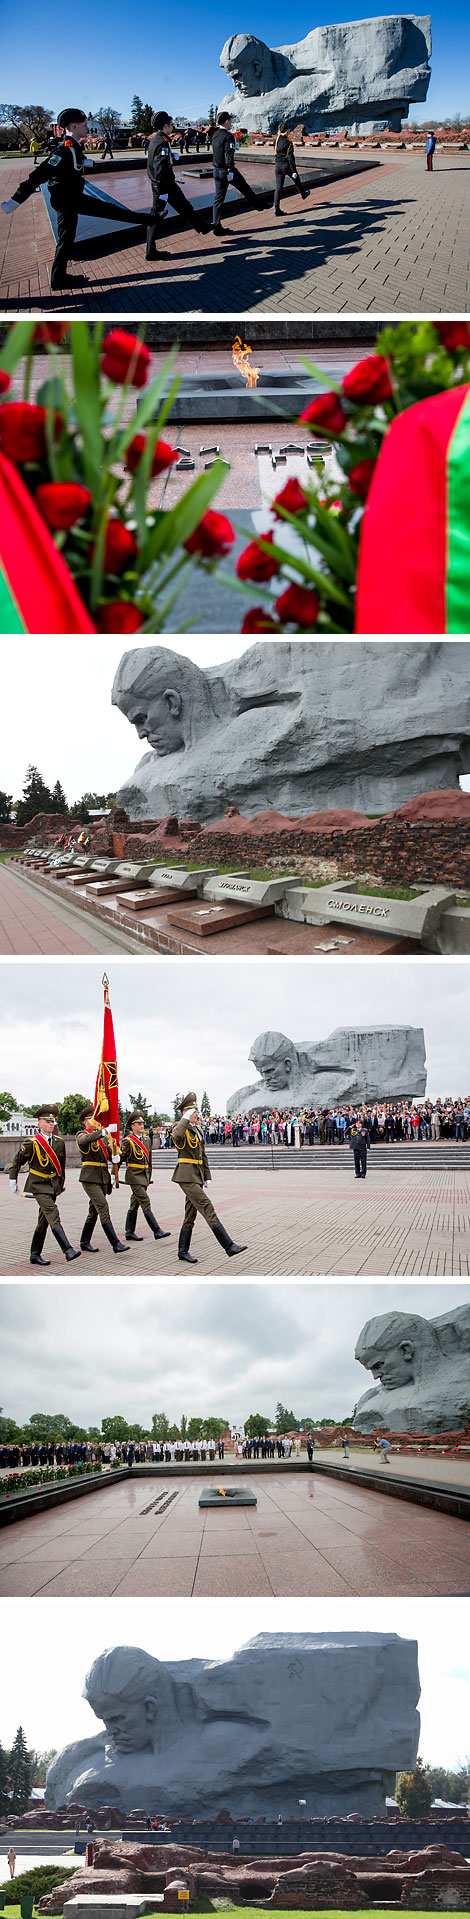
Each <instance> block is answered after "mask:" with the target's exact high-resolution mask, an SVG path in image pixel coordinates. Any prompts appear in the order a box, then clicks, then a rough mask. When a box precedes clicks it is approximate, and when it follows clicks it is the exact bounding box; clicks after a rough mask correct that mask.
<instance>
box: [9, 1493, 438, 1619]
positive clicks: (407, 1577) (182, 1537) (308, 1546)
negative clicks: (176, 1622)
mask: <svg viewBox="0 0 470 1919" xmlns="http://www.w3.org/2000/svg"><path fill="white" fill-rule="evenodd" d="M202 1483H204V1485H205V1486H207V1485H208V1484H209V1483H210V1484H213V1485H214V1486H217V1485H218V1483H219V1480H218V1477H217V1472H215V1473H214V1475H213V1476H212V1478H211V1480H210V1481H209V1479H205V1480H204V1482H202V1481H201V1479H200V1478H196V1479H191V1480H189V1479H188V1480H186V1478H184V1477H182V1478H181V1479H179V1478H178V1479H177V1480H172V1478H171V1474H170V1473H169V1474H168V1477H167V1478H165V1479H161V1478H160V1477H159V1479H158V1483H156V1482H155V1480H154V1479H153V1478H151V1477H149V1476H147V1475H146V1476H145V1477H144V1478H142V1479H139V1478H138V1477H137V1475H136V1476H135V1478H134V1477H132V1478H131V1479H129V1480H125V1481H121V1482H120V1483H119V1484H117V1485H116V1486H109V1488H108V1487H107V1488H106V1489H105V1490H103V1491H101V1490H100V1491H99V1492H96V1493H84V1494H83V1496H82V1497H81V1498H80V1500H79V1501H78V1502H77V1500H74V1501H73V1503H72V1504H70V1505H65V1504H64V1505H62V1506H59V1507H56V1508H55V1510H54V1511H49V1512H46V1513H39V1514H37V1515H32V1516H31V1518H28V1519H23V1520H21V1521H18V1522H17V1523H15V1524H13V1525H11V1526H8V1527H6V1528H5V1529H4V1531H3V1532H2V1535H1V1537H0V1594H3V1595H4V1596H9V1597H13V1596H15V1595H18V1596H22V1597H24V1596H28V1597H31V1596H34V1595H41V1597H47V1596H48V1595H51V1596H54V1597H74V1598H91V1597H101V1598H104V1597H107V1596H108V1595H111V1594H116V1595H118V1596H119V1597H121V1598H124V1597H135V1598H153V1597H158V1596H162V1595H164V1596H165V1597H168V1598H170V1597H173V1596H174V1597H183V1598H189V1597H194V1598H199V1599H204V1598H208V1597H210V1598H219V1597H221V1598H227V1597H229V1596H233V1597H234V1598H238V1597H240V1598H254V1597H256V1598H258V1597H259V1598H271V1597H276V1598H283V1597H286V1598H290V1597H299V1598H301V1597H310V1596H312V1597H313V1596H319V1597H324V1598H327V1597H340V1598H341V1597H343V1596H344V1597H345V1598H348V1597H358V1596H367V1597H373V1598H375V1597H377V1596H378V1595H380V1596H382V1597H387V1596H388V1595H391V1594H396V1595H397V1596H399V1597H413V1596H419V1597H429V1596H432V1595H438V1594H439V1595H440V1594H452V1595H454V1596H455V1595H464V1594H467V1593H468V1592H469V1591H470V1529H469V1527H468V1525H467V1524H466V1522H465V1521H464V1520H460V1519H454V1518H452V1517H450V1516H448V1515H447V1514H446V1513H440V1512H435V1511H434V1510H433V1509H431V1508H429V1507H422V1506H418V1505H414V1504H410V1503H409V1502H408V1501H406V1502H403V1503H402V1501H401V1500H400V1499H395V1498H391V1497H390V1496H389V1495H388V1494H386V1493H380V1492H375V1491H372V1490H370V1489H369V1488H368V1487H366V1486H364V1487H363V1486H357V1485H348V1484H347V1482H345V1481H344V1480H343V1479H341V1480H340V1479H338V1481H335V1480H332V1479H331V1478H329V1477H328V1478H327V1479H326V1478H323V1477H322V1476H321V1475H320V1474H318V1475H316V1474H315V1472H313V1473H308V1474H307V1473H305V1474H299V1476H298V1477H297V1476H296V1475H295V1474H285V1475H283V1474H282V1472H278V1471H277V1470H276V1469H274V1471H273V1474H272V1477H271V1475H270V1476H269V1478H267V1477H266V1478H265V1477H263V1478H261V1477H259V1478H256V1475H254V1474H253V1473H252V1471H251V1469H250V1467H246V1468H245V1470H244V1472H243V1484H244V1485H247V1486H251V1487H252V1488H253V1489H254V1490H255V1492H256V1497H257V1505H256V1506H255V1507H240V1506H239V1507H234V1508H232V1509H231V1510H230V1509H227V1508H225V1507H224V1508H223V1510H222V1511H221V1510H214V1509H210V1508H206V1509H200V1508H199V1505H198V1500H199V1494H200V1491H201V1484H202ZM170 1495H172V1497H171V1498H170ZM165 1496H166V1497H165ZM166 1499H168V1500H169V1503H168V1504H166ZM164 1500H165V1510H164V1511H159V1512H156V1511H155V1509H154V1508H155V1502H156V1503H157V1505H159V1504H163V1501H164ZM149 1507H150V1510H148V1509H149Z"/></svg>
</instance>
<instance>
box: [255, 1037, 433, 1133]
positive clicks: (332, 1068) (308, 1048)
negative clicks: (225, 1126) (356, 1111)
mask: <svg viewBox="0 0 470 1919" xmlns="http://www.w3.org/2000/svg"><path fill="white" fill-rule="evenodd" d="M250 1059H252V1060H253V1061H254V1064H255V1066H256V1070H257V1072H258V1073H259V1075H260V1078H259V1079H258V1081H255V1083H254V1085H251V1086H239V1088H238V1091H237V1092H236V1093H232V1094H231V1096H230V1099H228V1100H227V1112H228V1113H229V1114H232V1115H233V1116H235V1115H236V1114H237V1113H247V1112H248V1113H249V1112H253V1111H255V1112H259V1111H264V1110H265V1109H268V1110H269V1109H272V1108H274V1109H281V1110H282V1109H285V1108H287V1110H288V1111H291V1110H292V1108H293V1107H295V1106H306V1107H311V1106H322V1107H325V1106H330V1105H333V1104H334V1103H335V1102H336V1101H338V1100H339V1101H341V1103H344V1104H347V1105H359V1104H360V1102H362V1100H374V1099H396V1098H399V1097H400V1098H401V1097H403V1098H406V1096H407V1095H408V1096H411V1097H414V1098H416V1099H417V1098H419V1097H421V1095H422V1094H423V1093H425V1092H426V1054H425V1048H424V1033H423V1029H422V1027H421V1026H362V1027H354V1026H337V1027H335V1029H334V1032H333V1033H329V1034H328V1037H327V1039H322V1040H297V1041H295V1042H294V1040H291V1039H288V1038H287V1035H286V1034H285V1033H278V1032H277V1031H269V1030H268V1031H267V1032H265V1033H259V1034H258V1037H257V1039H255V1040H253V1045H252V1048H251V1052H250Z"/></svg>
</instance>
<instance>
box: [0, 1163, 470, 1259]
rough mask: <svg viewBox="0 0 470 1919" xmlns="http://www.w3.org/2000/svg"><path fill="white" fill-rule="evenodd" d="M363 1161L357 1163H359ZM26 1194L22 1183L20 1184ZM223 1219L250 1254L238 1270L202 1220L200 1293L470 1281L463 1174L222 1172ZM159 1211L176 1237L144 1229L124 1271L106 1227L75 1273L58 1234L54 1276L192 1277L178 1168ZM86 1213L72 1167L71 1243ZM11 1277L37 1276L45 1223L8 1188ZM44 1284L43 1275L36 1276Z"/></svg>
mask: <svg viewBox="0 0 470 1919" xmlns="http://www.w3.org/2000/svg"><path fill="white" fill-rule="evenodd" d="M351 1158H352V1155H351ZM20 1185H21V1187H22V1185H23V1177H22V1176H21V1181H20ZM210 1193H211V1198H212V1200H213V1204H214V1206H215V1209H216V1212H217V1213H218V1215H219V1217H220V1218H221V1219H222V1221H223V1224H224V1225H225V1226H226V1227H227V1230H228V1231H229V1232H230V1233H231V1235H232V1238H234V1239H236V1240H237V1241H238V1243H239V1244H240V1242H242V1243H243V1241H246V1242H247V1251H246V1253H242V1254H240V1255H238V1256H237V1258H236V1260H233V1261H232V1260H230V1261H229V1260H228V1259H227V1257H226V1255H225V1254H224V1253H223V1251H222V1250H221V1248H220V1247H219V1246H218V1244H217V1241H216V1240H215V1239H214V1236H213V1234H212V1233H211V1232H210V1231H209V1229H208V1228H207V1227H206V1225H205V1224H204V1221H203V1220H198V1221H197V1223H196V1226H195V1228H194V1233H193V1240H192V1246H191V1251H192V1252H193V1253H194V1254H195V1256H196V1258H197V1261H198V1264H197V1266H195V1267H193V1268H190V1269H189V1276H190V1277H194V1281H195V1283H196V1282H197V1281H198V1280H200V1279H204V1278H208V1277H219V1278H223V1279H228V1278H229V1279H230V1280H232V1281H235V1282H237V1281H238V1280H241V1279H249V1278H251V1277H260V1276H262V1277H265V1276H270V1277H274V1278H276V1277H280V1278H293V1277H298V1278H300V1279H308V1278H312V1277H331V1276H335V1277H336V1276H337V1277H342V1276H343V1275H344V1276H347V1277H349V1278H363V1279H364V1278H366V1277H367V1278H372V1277H375V1276H381V1277H385V1276H387V1275H388V1276H391V1275H397V1276H399V1277H402V1278H413V1279H420V1278H424V1277H426V1278H436V1279H437V1278H449V1277H450V1276H451V1275H453V1276H454V1277H458V1278H462V1279H466V1278H467V1277H468V1276H469V1274H470V1172H468V1171H465V1170H464V1169H461V1170H456V1171H455V1172H453V1171H452V1170H446V1169H443V1170H442V1171H437V1170H436V1171H433V1170H430V1171H428V1172H421V1173H420V1172H416V1173H413V1172H403V1173H398V1172H397V1173H392V1172H390V1173H389V1172H385V1173H382V1172H380V1171H379V1170H377V1171H374V1168H373V1166H371V1165H370V1164H369V1172H368V1175H367V1180H366V1181H365V1182H363V1181H357V1182H356V1181H355V1180H354V1176H353V1170H352V1168H351V1170H349V1171H348V1170H344V1171H343V1170H342V1169H340V1168H338V1171H336V1169H335V1168H332V1169H331V1170H330V1171H328V1170H325V1172H323V1171H320V1170H319V1171H318V1172H317V1171H315V1174H314V1176H312V1179H310V1177H309V1173H308V1171H306V1172H305V1173H302V1172H301V1171H300V1170H299V1172H297V1171H289V1172H288V1173H287V1172H286V1173H283V1172H282V1171H281V1170H279V1171H274V1172H269V1171H267V1170H263V1171H262V1172H260V1173H257V1172H255V1171H253V1172H249V1173H246V1174H245V1173H243V1171H240V1172H238V1171H237V1172H235V1171H233V1172H232V1171H228V1172H225V1171H223V1170H222V1171H219V1170H218V1169H217V1171H215V1172H214V1176H213V1179H212V1183H211V1188H210ZM151 1199H152V1205H153V1209H154V1212H155V1213H156V1217H157V1219H158V1220H159V1221H160V1224H161V1225H162V1226H163V1227H164V1228H165V1229H166V1230H169V1231H170V1233H171V1238H170V1239H166V1240H161V1241H158V1242H155V1240H154V1239H153V1237H152V1236H151V1235H150V1234H149V1233H148V1231H147V1228H146V1227H145V1226H142V1227H139V1231H142V1233H143V1241H142V1244H141V1245H140V1246H135V1245H134V1246H131V1248H130V1251H129V1253H128V1254H126V1255H125V1256H124V1255H123V1257H122V1258H120V1259H119V1260H118V1261H116V1260H115V1258H114V1256H113V1255H112V1254H111V1253H110V1251H109V1247H108V1245H107V1242H106V1240H105V1239H104V1237H103V1233H102V1231H101V1228H100V1227H99V1226H97V1227H96V1229H95V1244H96V1246H97V1247H98V1248H99V1259H98V1271H97V1269H96V1257H95V1258H93V1259H90V1258H87V1257H86V1255H83V1257H82V1259H81V1262H80V1265H79V1264H78V1261H76V1262H74V1263H73V1265H69V1266H68V1265H67V1264H66V1262H65V1261H64V1259H63V1258H62V1255H61V1253H60V1252H59V1248H58V1247H57V1246H56V1243H55V1240H53V1239H52V1238H51V1236H50V1234H49V1235H48V1238H47V1242H46V1246H45V1248H44V1254H45V1257H46V1258H47V1259H50V1261H51V1265H50V1269H49V1275H48V1276H49V1278H51V1279H56V1278H61V1279H63V1280H64V1282H67V1284H68V1285H70V1284H71V1282H72V1281H73V1283H74V1286H75V1287H76V1286H77V1285H78V1284H81V1281H82V1280H85V1281H88V1280H93V1281H96V1280H97V1279H102V1278H103V1277H104V1276H105V1275H109V1274H111V1275H112V1277H113V1279H115V1278H116V1277H117V1276H119V1278H120V1279H124V1278H126V1279H127V1278H129V1281H130V1282H131V1283H132V1282H133V1281H134V1280H138V1279H141V1278H146V1277H152V1278H154V1279H169V1278H173V1277H179V1278H181V1276H182V1274H183V1276H184V1277H185V1278H186V1279H187V1278H188V1270H187V1268H186V1267H184V1269H183V1268H182V1267H181V1265H180V1264H179V1262H178V1258H177V1237H178V1233H179V1228H180V1225H181V1220H182V1211H183V1209H182V1201H181V1193H180V1191H179V1188H178V1187H177V1186H176V1185H173V1183H172V1180H171V1168H170V1167H168V1170H166V1168H164V1167H162V1168H161V1169H160V1166H158V1167H156V1168H155V1169H154V1184H153V1186H152V1188H151ZM127 1203H128V1189H127V1188H126V1187H125V1186H124V1185H121V1186H120V1188H119V1192H117V1191H114V1192H113V1194H112V1197H111V1211H112V1217H113V1220H114V1223H115V1226H116V1229H117V1231H118V1232H119V1234H120V1235H121V1237H122V1236H123V1233H124V1221H125V1215H126V1211H127ZM85 1211H86V1206H85V1202H84V1196H83V1190H82V1187H81V1186H80V1185H79V1180H78V1171H75V1170H74V1169H70V1170H69V1172H68V1174H67V1185H66V1190H65V1193H64V1195H63V1197H62V1198H61V1200H60V1213H61V1218H62V1221H63V1225H64V1226H65V1228H66V1230H67V1232H68V1234H69V1237H70V1239H71V1240H72V1241H73V1244H74V1245H75V1246H78V1242H79V1235H80V1229H81V1226H82V1224H83V1219H84V1215H85ZM0 1217H1V1233H0V1244H1V1256H0V1275H1V1276H2V1277H11V1278H14V1279H17V1278H21V1277H23V1278H24V1277H29V1278H30V1279H31V1278H32V1274H33V1273H34V1271H35V1269H34V1268H31V1267H30V1265H29V1245H30V1239H31V1235H32V1232H33V1227H34V1223H35V1219H36V1205H35V1202H34V1201H31V1200H30V1199H28V1198H26V1199H25V1198H23V1197H22V1194H21V1192H18V1193H17V1194H14V1193H11V1192H10V1187H9V1183H8V1180H7V1179H5V1178H3V1179H2V1178H0ZM91 1267H93V1271H91ZM37 1278H38V1283H40V1274H39V1269H38V1273H37Z"/></svg>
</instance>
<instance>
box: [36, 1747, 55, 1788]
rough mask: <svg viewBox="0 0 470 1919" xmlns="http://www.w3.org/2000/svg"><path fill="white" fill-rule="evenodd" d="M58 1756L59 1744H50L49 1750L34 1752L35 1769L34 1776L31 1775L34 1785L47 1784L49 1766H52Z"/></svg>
mask: <svg viewBox="0 0 470 1919" xmlns="http://www.w3.org/2000/svg"><path fill="white" fill-rule="evenodd" d="M56 1758H57V1746H50V1748H49V1751H48V1752H34V1753H33V1754H32V1761H33V1769H32V1776H31V1785H32V1786H45V1784H46V1773H47V1771H48V1768H49V1766H52V1761H53V1759H56Z"/></svg>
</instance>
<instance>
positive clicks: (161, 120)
mask: <svg viewBox="0 0 470 1919" xmlns="http://www.w3.org/2000/svg"><path fill="white" fill-rule="evenodd" d="M152 126H153V129H154V132H153V138H152V140H151V141H150V146H149V150H148V154H147V173H148V176H149V180H150V185H151V188H152V213H151V218H150V220H149V222H148V226H147V248H146V254H145V258H146V260H157V259H158V254H157V253H156V250H155V239H156V235H157V233H158V231H159V229H160V226H161V222H162V219H163V216H164V213H165V211H166V202H167V201H168V200H169V202H170V206H171V207H174V208H175V212H176V213H181V214H182V216H183V220H185V221H186V224H187V226H190V227H194V231H195V233H207V232H208V226H207V222H206V220H204V219H202V218H201V215H200V214H198V213H196V212H195V210H194V207H192V206H191V201H190V200H187V199H186V196H185V194H184V193H183V190H182V188H181V187H180V186H179V185H178V181H177V180H175V175H174V172H173V157H172V152H171V135H172V133H173V120H172V117H171V113H154V116H153V120H152Z"/></svg>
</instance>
